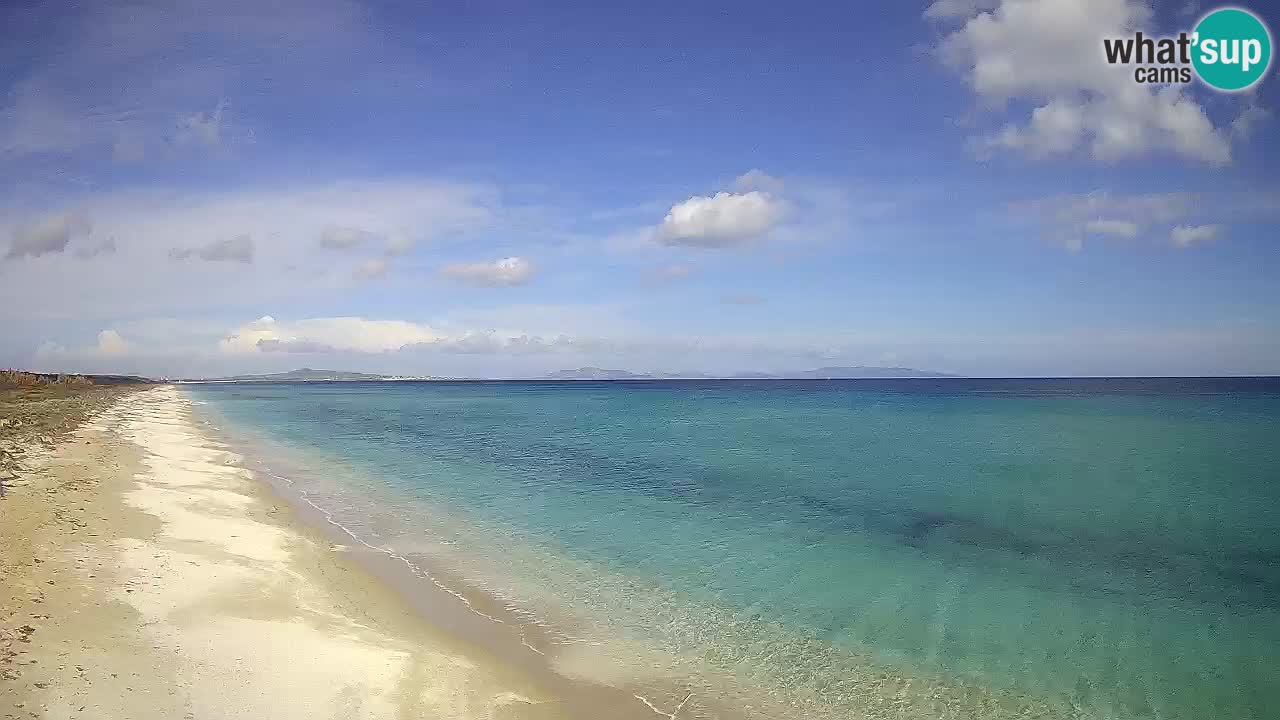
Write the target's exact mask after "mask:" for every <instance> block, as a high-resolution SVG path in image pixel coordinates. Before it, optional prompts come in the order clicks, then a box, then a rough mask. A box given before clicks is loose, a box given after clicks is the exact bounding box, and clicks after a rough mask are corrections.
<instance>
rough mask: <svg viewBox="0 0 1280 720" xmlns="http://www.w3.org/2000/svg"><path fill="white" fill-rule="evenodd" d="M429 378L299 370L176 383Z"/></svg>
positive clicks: (308, 369)
mask: <svg viewBox="0 0 1280 720" xmlns="http://www.w3.org/2000/svg"><path fill="white" fill-rule="evenodd" d="M431 379H432V378H431V377H429V376H416V375H413V376H410V375H381V374H378V373H361V372H348V371H345V370H313V369H311V368H300V369H298V370H290V371H288V372H281V373H262V374H258V375H231V376H228V377H218V378H197V379H187V380H178V381H177V382H227V383H230V382H374V381H389V380H431Z"/></svg>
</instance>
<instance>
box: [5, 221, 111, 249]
mask: <svg viewBox="0 0 1280 720" xmlns="http://www.w3.org/2000/svg"><path fill="white" fill-rule="evenodd" d="M92 228H93V226H92V224H91V223H90V222H89V218H88V216H87V215H86V214H84V213H83V212H61V213H53V214H51V215H47V216H45V217H43V218H40V219H38V220H36V221H34V222H31V223H28V224H22V225H19V226H17V227H16V228H14V229H13V231H12V239H11V241H10V243H9V251H8V252H7V253H5V259H17V258H23V257H32V258H34V257H39V256H41V255H48V254H52V253H61V252H63V251H64V250H66V249H67V246H68V245H69V244H71V239H72V238H73V237H76V236H79V235H85V234H87V233H89V232H90V231H91V230H92Z"/></svg>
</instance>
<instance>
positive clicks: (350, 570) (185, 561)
mask: <svg viewBox="0 0 1280 720" xmlns="http://www.w3.org/2000/svg"><path fill="white" fill-rule="evenodd" d="M236 460H237V458H236V457H235V455H234V454H232V453H230V452H229V451H227V450H226V449H225V448H224V447H222V446H220V445H219V444H218V443H217V442H215V441H214V440H213V439H211V438H210V437H207V436H205V435H203V434H202V433H201V431H200V429H199V428H198V426H197V425H196V424H194V423H193V422H192V420H191V416H190V407H189V404H188V401H187V400H186V399H185V397H183V396H182V395H181V394H180V393H179V392H178V391H177V390H175V389H173V388H170V387H161V388H155V389H149V390H145V391H141V392H137V393H133V394H129V395H126V396H124V397H123V398H122V399H121V400H120V401H119V402H118V403H116V404H115V405H114V406H113V407H111V408H110V409H109V410H107V411H105V412H104V413H102V414H100V415H99V416H98V417H96V418H95V419H93V420H92V421H91V422H88V423H86V424H85V425H83V426H81V427H80V428H79V429H77V430H76V431H75V432H74V433H72V434H71V435H70V436H69V437H68V438H67V439H66V440H65V441H63V442H62V443H61V444H59V445H57V446H56V447H54V448H53V449H51V450H50V451H48V452H47V453H45V454H43V455H42V456H41V457H39V458H37V459H35V460H33V461H32V462H33V464H34V467H33V468H32V472H31V473H30V474H29V480H28V481H27V482H26V483H25V484H24V485H23V486H21V487H17V488H14V489H12V490H11V492H10V496H9V497H8V498H7V499H6V500H5V501H4V503H5V504H4V505H2V506H0V509H2V510H0V511H2V512H3V513H4V535H5V537H4V540H5V546H4V547H5V550H4V551H5V553H6V555H7V558H6V560H7V562H6V567H10V568H15V569H14V570H13V572H12V573H11V577H7V578H6V582H5V588H4V593H3V596H4V597H3V598H2V599H3V601H4V603H5V607H4V608H3V611H4V619H5V622H6V625H11V626H12V627H13V628H15V638H14V641H13V642H11V643H9V646H10V648H9V650H8V655H9V657H8V661H7V663H6V666H5V671H6V675H5V681H4V685H5V687H4V688H3V690H2V691H0V712H3V713H5V716H6V717H12V718H18V717H40V718H121V719H124V718H182V717H185V718H246V719H248V718H253V719H255V720H257V719H259V718H299V719H301V718H344V719H346V718H393V717H394V718H409V717H411V718H526V717H560V716H562V713H561V712H560V711H559V710H558V709H557V706H558V705H559V703H558V702H557V701H556V700H555V699H554V698H553V697H551V696H550V695H549V694H548V693H546V692H544V691H543V690H540V689H539V688H538V687H537V686H536V683H534V682H531V681H530V680H529V679H528V678H527V677H524V676H523V675H522V674H521V673H520V672H518V671H514V670H509V669H506V668H503V667H502V664H501V663H500V662H491V661H489V659H487V658H484V657H483V656H478V655H477V653H476V652H474V651H472V650H471V649H468V648H465V647H462V646H461V645H460V644H458V643H455V642H452V641H451V640H450V639H447V638H445V637H443V636H438V635H436V634H435V633H433V631H432V629H431V628H430V627H429V626H428V625H426V624H425V623H423V622H422V621H421V620H420V619H419V618H418V617H416V616H415V615H414V614H413V613H412V612H411V611H410V610H409V609H408V608H407V606H406V605H405V604H404V603H403V602H401V601H400V599H399V598H398V597H397V596H396V595H395V594H394V593H392V592H391V591H390V590H388V589H387V588H385V587H383V586H382V585H381V584H379V583H378V582H377V581H375V580H373V579H372V578H371V577H370V576H368V575H367V574H366V573H364V572H363V571H362V570H361V569H360V568H359V567H357V566H355V565H354V564H353V563H352V562H350V561H349V560H348V559H347V558H345V557H344V554H343V553H342V552H340V549H341V548H340V547H338V546H333V545H331V544H329V543H328V542H327V541H325V540H323V539H322V538H321V537H320V536H319V535H317V534H316V533H314V532H312V531H310V530H309V529H308V528H306V527H304V526H301V525H300V524H299V523H297V522H296V521H295V520H294V519H293V518H292V513H291V512H290V510H289V509H288V508H287V507H286V506H284V505H283V503H282V502H280V501H279V500H278V499H277V498H275V497H274V496H272V495H271V494H270V493H269V491H267V490H266V489H265V488H263V487H262V486H261V485H259V484H258V483H257V482H256V481H255V480H254V479H253V478H252V477H251V476H250V474H249V473H248V472H247V471H245V470H243V469H242V468H240V467H239V466H237V465H236Z"/></svg>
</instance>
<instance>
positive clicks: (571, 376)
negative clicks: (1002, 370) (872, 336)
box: [544, 365, 957, 380]
mask: <svg viewBox="0 0 1280 720" xmlns="http://www.w3.org/2000/svg"><path fill="white" fill-rule="evenodd" d="M946 377H957V376H956V375H948V374H947V373H940V372H932V371H929V370H915V369H913V368H904V367H871V366H865V365H856V366H853V367H820V368H817V369H814V370H798V371H796V372H783V373H767V372H741V373H733V374H730V375H708V374H706V373H676V372H655V373H633V372H631V371H629V370H606V369H604V368H598V367H582V368H577V369H576V370H557V371H556V372H553V373H549V374H547V375H545V376H544V379H546V380H710V379H725V380H853V379H860V378H867V379H869V378H946Z"/></svg>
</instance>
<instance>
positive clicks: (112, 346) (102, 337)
mask: <svg viewBox="0 0 1280 720" xmlns="http://www.w3.org/2000/svg"><path fill="white" fill-rule="evenodd" d="M96 349H97V352H98V354H100V355H123V354H125V353H127V352H129V350H130V345H129V343H127V342H125V340H124V338H122V337H120V333H118V332H116V331H115V330H103V331H102V332H100V333H98V345H97V348H96Z"/></svg>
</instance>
